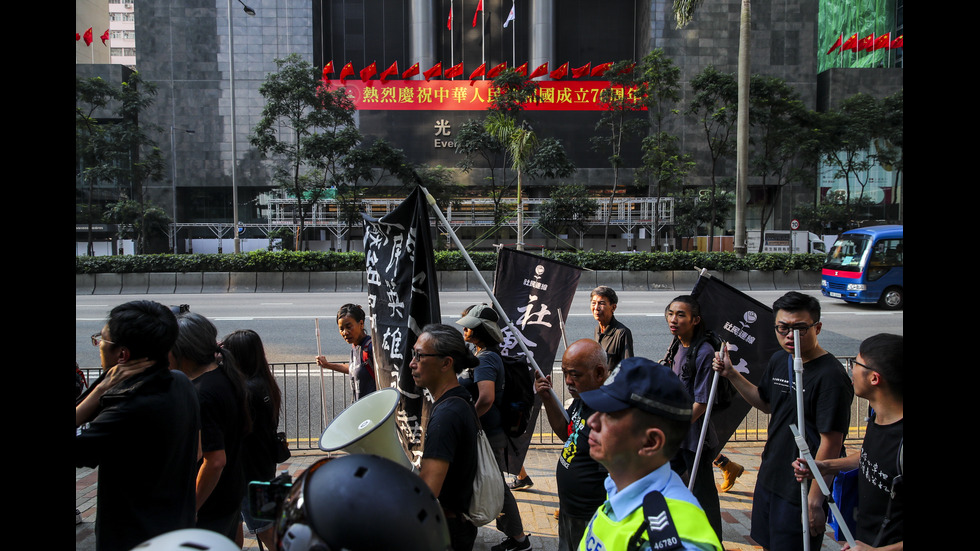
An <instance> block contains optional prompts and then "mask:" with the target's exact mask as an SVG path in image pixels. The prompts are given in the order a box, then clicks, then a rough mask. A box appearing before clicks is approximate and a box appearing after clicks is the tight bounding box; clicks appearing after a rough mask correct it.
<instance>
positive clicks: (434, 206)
mask: <svg viewBox="0 0 980 551" xmlns="http://www.w3.org/2000/svg"><path fill="white" fill-rule="evenodd" d="M415 178H416V183H417V184H418V186H419V189H421V190H422V193H424V194H425V198H426V200H427V201H428V202H429V206H430V207H431V208H432V211H433V212H435V213H436V216H437V217H438V218H439V221H440V222H442V225H443V226H445V228H446V232H447V233H448V234H449V237H451V238H452V240H453V243H455V244H456V247H457V248H459V252H460V253H462V255H463V258H464V259H465V260H466V263H467V264H468V265H469V267H470V270H473V273H474V274H476V277H477V280H479V282H480V284H481V285H483V290H484V291H486V292H487V296H489V297H490V300H491V301H492V302H493V306H494V308H496V309H497V313H499V314H500V315H501V316H502V317H503V318H504V321H505V322H507V327H510V330H511V331H513V332H514V334H515V335H518V334H520V333H519V332H518V331H517V328H516V327H514V322H512V321H511V320H510V318H509V317H508V316H507V312H505V311H504V307H503V306H501V304H500V301H498V300H497V297H495V296H493V290H492V289H490V286H489V285H487V280H486V279H484V278H483V274H481V273H480V270H478V269H477V268H476V264H474V263H473V259H472V258H470V255H469V253H467V252H466V248H465V247H463V244H462V243H461V242H460V240H459V237H458V236H457V235H456V232H455V231H453V228H452V226H450V225H449V221H448V220H446V217H445V216H443V214H442V211H441V210H440V209H439V205H438V204H436V200H435V198H434V197H433V196H432V194H430V193H429V190H427V189H425V186H423V185H422V181H421V178H420V177H419V175H418V173H415ZM517 344H518V345H520V347H521V350H523V351H524V354H525V357H526V358H527V360H528V362H530V364H531V367H533V368H534V371H535V373H537V374H538V377H541V378H542V379H543V378H544V373H543V372H542V371H541V368H540V367H538V363H537V362H536V361H534V356H533V355H532V354H531V351H530V350H528V349H527V345H526V344H524V340H523V339H517ZM550 394H551V399H552V400H554V401H555V404H557V405H558V409H560V410H561V411H562V414H563V415H564V416H565V421H571V419H570V418H569V417H568V412H567V411H565V407H564V406H563V405H562V403H561V399H559V398H558V394H557V393H555V389H553V388H552V389H551V392H550Z"/></svg>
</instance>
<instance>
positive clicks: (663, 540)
mask: <svg viewBox="0 0 980 551" xmlns="http://www.w3.org/2000/svg"><path fill="white" fill-rule="evenodd" d="M581 398H582V401H584V402H585V404H586V405H587V406H589V407H590V408H592V409H594V410H595V411H596V413H594V414H592V415H591V416H590V417H589V427H590V428H591V429H592V432H591V434H590V436H589V453H590V454H591V455H592V458H593V459H595V460H596V461H598V462H599V463H601V464H602V465H603V466H604V467H606V469H607V470H608V471H609V477H608V478H606V482H605V487H606V493H607V496H608V497H607V499H606V502H605V503H604V504H603V505H602V506H601V507H600V508H599V509H598V510H597V511H596V513H595V515H594V516H593V517H592V520H591V521H589V526H588V529H587V530H586V533H585V536H584V537H583V538H582V541H581V543H580V544H579V549H580V550H583V551H584V550H588V551H598V550H629V551H632V550H647V549H658V550H663V549H696V550H715V551H721V549H722V547H721V543H720V542H719V541H718V536H717V535H715V532H714V530H712V528H711V525H710V524H709V523H708V518H707V517H706V516H705V514H704V511H703V510H702V509H701V506H700V505H699V504H698V501H697V499H696V498H695V497H694V496H693V495H692V494H691V492H690V491H688V489H687V487H686V486H684V483H683V482H682V481H681V479H680V477H679V476H678V475H677V474H676V473H674V472H673V471H672V470H671V469H670V459H671V457H673V455H674V454H675V453H676V452H677V450H678V448H679V446H680V444H681V441H682V440H683V439H684V436H685V435H686V434H687V432H688V430H690V426H691V404H692V403H693V402H692V401H691V397H690V396H689V395H688V394H687V392H686V391H685V390H684V387H683V385H682V384H681V382H680V379H678V378H677V377H676V376H675V375H674V374H673V373H672V372H671V371H670V369H668V368H667V367H664V366H662V365H660V364H658V363H655V362H653V361H650V360H648V359H646V358H638V357H634V358H627V359H625V360H623V361H622V362H621V363H620V364H619V367H617V368H616V369H615V370H614V371H613V372H612V373H611V374H610V375H609V377H608V378H607V379H606V381H605V383H604V384H603V385H602V386H601V387H599V388H598V389H596V390H591V391H588V392H583V393H582V394H581Z"/></svg>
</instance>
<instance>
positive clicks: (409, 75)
mask: <svg viewBox="0 0 980 551" xmlns="http://www.w3.org/2000/svg"><path fill="white" fill-rule="evenodd" d="M417 74H419V64H418V63H416V64H415V65H412V66H411V67H409V68H408V70H407V71H405V72H404V73H402V80H408V79H410V78H412V77H414V76H415V75H417Z"/></svg>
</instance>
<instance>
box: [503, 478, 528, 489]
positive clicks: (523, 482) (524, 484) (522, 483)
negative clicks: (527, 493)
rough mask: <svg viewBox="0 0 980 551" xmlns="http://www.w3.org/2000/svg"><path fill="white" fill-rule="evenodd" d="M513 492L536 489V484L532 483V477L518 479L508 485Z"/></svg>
mask: <svg viewBox="0 0 980 551" xmlns="http://www.w3.org/2000/svg"><path fill="white" fill-rule="evenodd" d="M508 486H509V487H510V489H511V490H530V489H531V488H533V487H534V482H532V481H531V477H530V476H525V477H524V478H518V479H517V480H515V481H514V482H511V483H510V484H508Z"/></svg>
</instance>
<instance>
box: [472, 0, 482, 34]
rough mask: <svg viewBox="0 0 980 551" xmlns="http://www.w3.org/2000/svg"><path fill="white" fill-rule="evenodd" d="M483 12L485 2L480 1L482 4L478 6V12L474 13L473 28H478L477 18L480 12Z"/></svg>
mask: <svg viewBox="0 0 980 551" xmlns="http://www.w3.org/2000/svg"><path fill="white" fill-rule="evenodd" d="M481 11H483V0H480V3H479V4H477V5H476V11H475V12H473V26H474V27H475V26H476V17H477V16H478V15H480V12H481Z"/></svg>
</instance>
